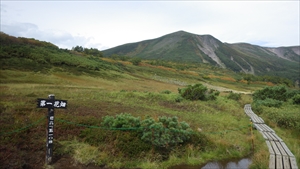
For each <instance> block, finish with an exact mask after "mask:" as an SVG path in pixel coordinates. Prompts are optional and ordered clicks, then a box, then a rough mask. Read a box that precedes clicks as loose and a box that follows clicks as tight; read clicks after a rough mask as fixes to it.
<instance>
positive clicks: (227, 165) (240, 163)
mask: <svg viewBox="0 0 300 169" xmlns="http://www.w3.org/2000/svg"><path fill="white" fill-rule="evenodd" d="M250 164H251V159H250V158H243V159H240V160H230V161H219V162H218V161H215V162H209V163H207V164H205V165H198V166H191V165H178V166H173V167H171V168H169V169H248V168H249V165H250Z"/></svg>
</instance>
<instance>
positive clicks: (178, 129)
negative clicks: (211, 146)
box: [141, 116, 192, 148]
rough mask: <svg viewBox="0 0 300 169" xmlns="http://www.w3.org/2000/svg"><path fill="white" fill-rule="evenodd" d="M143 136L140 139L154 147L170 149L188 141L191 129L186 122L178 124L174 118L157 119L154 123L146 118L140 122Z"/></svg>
mask: <svg viewBox="0 0 300 169" xmlns="http://www.w3.org/2000/svg"><path fill="white" fill-rule="evenodd" d="M141 125H142V128H143V134H142V137H141V139H142V140H144V141H146V142H150V143H151V144H152V145H155V146H156V147H163V148H171V147H173V146H176V145H178V144H180V143H184V142H185V141H187V140H189V138H190V136H191V135H192V129H191V128H190V126H189V125H188V124H187V123H186V122H178V118H177V117H176V116H175V117H172V118H171V117H165V116H163V117H159V119H158V121H155V120H154V119H153V118H151V117H147V118H146V119H145V120H143V121H142V122H141Z"/></svg>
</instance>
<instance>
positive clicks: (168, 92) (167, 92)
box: [161, 90, 172, 94]
mask: <svg viewBox="0 0 300 169" xmlns="http://www.w3.org/2000/svg"><path fill="white" fill-rule="evenodd" d="M161 93H162V94H171V93H172V92H171V91H170V90H163V91H162V92H161Z"/></svg>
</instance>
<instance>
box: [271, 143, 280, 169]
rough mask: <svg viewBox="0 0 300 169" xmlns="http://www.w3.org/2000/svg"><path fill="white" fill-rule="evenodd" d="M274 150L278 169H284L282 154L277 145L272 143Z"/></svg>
mask: <svg viewBox="0 0 300 169" xmlns="http://www.w3.org/2000/svg"><path fill="white" fill-rule="evenodd" d="M270 143H271V145H272V148H273V150H274V152H275V158H276V169H282V168H283V165H282V156H281V153H280V151H279V149H278V148H277V146H276V143H275V142H274V141H270Z"/></svg>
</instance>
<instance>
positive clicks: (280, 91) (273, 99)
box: [253, 86, 297, 107]
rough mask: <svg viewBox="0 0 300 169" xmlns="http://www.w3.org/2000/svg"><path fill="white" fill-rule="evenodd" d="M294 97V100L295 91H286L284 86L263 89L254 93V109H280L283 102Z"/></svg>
mask: <svg viewBox="0 0 300 169" xmlns="http://www.w3.org/2000/svg"><path fill="white" fill-rule="evenodd" d="M294 97H295V99H296V98H297V91H292V90H288V89H287V88H286V87H284V86H273V87H265V88H263V89H262V90H258V91H255V92H254V94H253V100H254V101H253V104H254V105H256V107H259V106H267V107H280V106H281V105H282V104H283V102H286V101H287V100H288V99H289V98H294ZM293 101H294V100H293ZM294 103H295V102H294Z"/></svg>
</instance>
